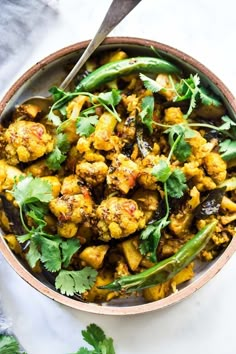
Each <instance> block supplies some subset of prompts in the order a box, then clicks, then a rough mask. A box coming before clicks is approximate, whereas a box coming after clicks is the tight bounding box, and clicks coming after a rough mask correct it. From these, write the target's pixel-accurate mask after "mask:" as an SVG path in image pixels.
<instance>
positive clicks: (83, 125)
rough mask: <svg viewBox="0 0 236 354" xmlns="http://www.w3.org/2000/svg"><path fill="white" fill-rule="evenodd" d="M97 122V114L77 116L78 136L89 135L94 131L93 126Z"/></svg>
mask: <svg viewBox="0 0 236 354" xmlns="http://www.w3.org/2000/svg"><path fill="white" fill-rule="evenodd" d="M97 123H98V116H97V115H93V116H87V117H83V116H79V117H78V118H77V122H76V133H77V134H80V136H86V137H88V136H90V135H91V134H92V133H93V132H94V131H95V126H96V125H97Z"/></svg>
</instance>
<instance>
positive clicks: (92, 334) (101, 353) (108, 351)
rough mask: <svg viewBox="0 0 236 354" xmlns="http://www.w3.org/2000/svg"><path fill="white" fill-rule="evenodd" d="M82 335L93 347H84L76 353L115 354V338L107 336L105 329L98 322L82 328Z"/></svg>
mask: <svg viewBox="0 0 236 354" xmlns="http://www.w3.org/2000/svg"><path fill="white" fill-rule="evenodd" d="M82 335H83V339H84V340H85V341H86V342H87V343H88V344H90V345H91V346H92V347H93V349H91V350H89V349H87V348H85V347H82V348H80V349H79V350H78V351H77V352H76V353H74V354H115V348H114V344H113V339H112V338H110V337H107V336H106V335H105V333H104V331H103V330H102V329H101V328H100V327H99V326H97V325H96V324H94V323H92V324H90V325H88V326H87V328H86V330H82Z"/></svg>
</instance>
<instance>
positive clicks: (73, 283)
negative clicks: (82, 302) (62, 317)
mask: <svg viewBox="0 0 236 354" xmlns="http://www.w3.org/2000/svg"><path fill="white" fill-rule="evenodd" d="M97 274H98V273H97V271H96V270H95V269H93V268H91V267H85V268H83V269H81V270H78V271H74V270H73V271H69V270H61V271H60V272H59V274H58V276H57V277H56V282H55V286H56V289H60V292H61V293H62V294H66V295H67V296H73V295H74V294H76V293H79V294H82V293H84V292H85V291H86V290H89V289H91V287H92V286H93V285H94V283H95V281H96V277H97Z"/></svg>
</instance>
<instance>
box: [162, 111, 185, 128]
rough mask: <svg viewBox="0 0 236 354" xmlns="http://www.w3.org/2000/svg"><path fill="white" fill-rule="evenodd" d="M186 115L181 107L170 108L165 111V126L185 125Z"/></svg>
mask: <svg viewBox="0 0 236 354" xmlns="http://www.w3.org/2000/svg"><path fill="white" fill-rule="evenodd" d="M184 122H185V119H184V115H183V113H182V112H181V109H180V108H179V107H170V108H167V109H165V116H164V123H165V124H171V125H173V124H180V123H184Z"/></svg>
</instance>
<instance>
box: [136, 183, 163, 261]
mask: <svg viewBox="0 0 236 354" xmlns="http://www.w3.org/2000/svg"><path fill="white" fill-rule="evenodd" d="M164 192H165V208H166V209H165V215H164V217H163V218H161V219H160V220H157V221H155V222H153V223H152V224H149V225H147V227H146V228H145V230H143V231H142V232H141V234H140V239H141V243H140V246H139V249H140V252H141V254H143V255H147V256H148V258H149V259H150V261H152V262H156V261H157V256H156V250H157V246H158V244H159V242H160V239H161V231H162V230H163V229H164V228H165V227H166V226H167V225H168V224H169V220H168V218H169V213H170V208H169V201H168V192H167V186H166V182H165V183H164Z"/></svg>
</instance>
